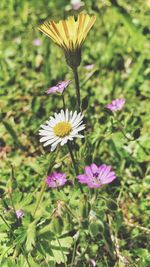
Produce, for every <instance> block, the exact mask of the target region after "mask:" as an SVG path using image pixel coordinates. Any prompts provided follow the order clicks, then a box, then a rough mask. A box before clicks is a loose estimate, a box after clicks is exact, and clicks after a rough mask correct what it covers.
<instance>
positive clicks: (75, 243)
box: [71, 241, 77, 267]
mask: <svg viewBox="0 0 150 267" xmlns="http://www.w3.org/2000/svg"><path fill="white" fill-rule="evenodd" d="M76 245H77V241H75V242H74V246H73V255H72V261H71V267H73V266H74V259H75V252H76Z"/></svg>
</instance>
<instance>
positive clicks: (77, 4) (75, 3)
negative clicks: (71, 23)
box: [71, 0, 84, 10]
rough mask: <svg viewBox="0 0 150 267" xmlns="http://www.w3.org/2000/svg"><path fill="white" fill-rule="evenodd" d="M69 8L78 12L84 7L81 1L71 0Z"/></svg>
mask: <svg viewBox="0 0 150 267" xmlns="http://www.w3.org/2000/svg"><path fill="white" fill-rule="evenodd" d="M71 6H72V9H74V10H78V9H80V8H81V7H82V6H84V3H83V2H82V1H81V0H71Z"/></svg>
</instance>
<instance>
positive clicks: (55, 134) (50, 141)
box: [39, 109, 85, 151]
mask: <svg viewBox="0 0 150 267" xmlns="http://www.w3.org/2000/svg"><path fill="white" fill-rule="evenodd" d="M82 119H83V115H82V114H81V113H77V111H75V112H74V113H73V112H72V111H70V112H69V111H68V109H67V110H66V111H64V110H61V112H60V113H58V114H57V113H55V114H54V117H50V120H49V121H47V122H46V125H41V128H42V129H41V130H40V131H39V135H41V136H43V137H42V138H41V139H40V142H44V145H43V146H48V145H51V151H54V150H55V148H56V147H57V145H58V144H60V145H61V146H63V145H64V144H66V143H67V142H68V141H72V140H73V139H74V138H76V137H79V138H83V137H84V136H83V135H81V134H79V132H80V131H82V130H83V129H84V128H85V125H84V124H83V120H82Z"/></svg>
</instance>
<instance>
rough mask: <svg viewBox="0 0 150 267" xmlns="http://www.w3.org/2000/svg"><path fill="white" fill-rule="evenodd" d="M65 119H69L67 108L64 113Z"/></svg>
mask: <svg viewBox="0 0 150 267" xmlns="http://www.w3.org/2000/svg"><path fill="white" fill-rule="evenodd" d="M65 115H66V116H65V121H69V113H68V109H66V114H65Z"/></svg>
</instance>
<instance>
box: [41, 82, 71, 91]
mask: <svg viewBox="0 0 150 267" xmlns="http://www.w3.org/2000/svg"><path fill="white" fill-rule="evenodd" d="M69 84H70V80H68V81H63V82H59V83H57V84H56V85H55V86H53V87H50V88H49V89H48V90H47V92H46V93H47V94H55V93H61V94H62V93H63V92H64V90H65V89H66V88H67V87H68V85H69Z"/></svg>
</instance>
